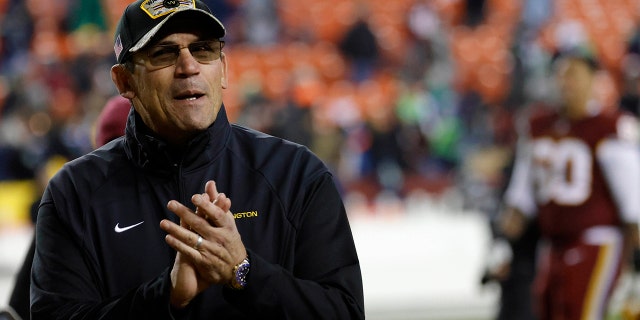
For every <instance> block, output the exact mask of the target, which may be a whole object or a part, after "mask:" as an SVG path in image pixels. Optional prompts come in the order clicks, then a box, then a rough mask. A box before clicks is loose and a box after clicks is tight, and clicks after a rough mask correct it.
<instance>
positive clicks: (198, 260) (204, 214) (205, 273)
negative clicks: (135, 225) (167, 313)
mask: <svg viewBox="0 0 640 320" xmlns="http://www.w3.org/2000/svg"><path fill="white" fill-rule="evenodd" d="M191 202H192V203H193V204H194V205H195V206H196V211H195V212H194V211H192V210H191V209H189V208H187V207H186V206H184V205H183V204H181V203H179V202H178V201H175V200H171V201H169V203H168V204H167V207H168V208H169V210H171V211H172V212H174V213H175V214H176V215H177V216H178V217H180V225H177V224H175V223H173V222H171V221H169V220H166V219H165V220H162V221H161V222H160V227H161V228H162V229H163V230H165V231H166V232H167V233H168V234H167V236H166V238H165V240H166V242H167V244H169V246H171V247H172V248H174V249H175V250H176V251H177V256H176V260H175V263H174V265H173V269H172V270H171V284H172V290H171V304H172V305H173V306H174V307H178V308H181V307H184V306H186V305H187V304H188V303H189V302H190V301H191V300H192V299H193V298H194V297H195V296H196V295H197V294H199V293H200V292H202V291H204V290H205V289H206V288H208V287H209V286H211V285H213V284H220V285H226V284H228V283H230V281H231V279H232V277H233V268H234V266H235V265H237V264H238V263H240V262H241V261H242V260H243V259H244V258H245V257H246V256H247V251H246V249H245V247H244V245H243V243H242V240H241V238H240V233H238V229H237V228H236V224H235V220H234V218H233V214H232V213H231V211H229V209H230V208H231V200H230V199H229V198H227V197H226V196H225V194H223V193H218V191H217V189H216V186H215V183H214V182H213V181H209V182H207V183H206V185H205V192H204V193H202V194H195V195H193V196H192V197H191Z"/></svg>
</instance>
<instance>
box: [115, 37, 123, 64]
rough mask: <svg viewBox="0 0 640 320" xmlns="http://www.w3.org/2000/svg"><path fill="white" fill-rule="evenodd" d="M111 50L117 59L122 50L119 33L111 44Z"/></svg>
mask: <svg viewBox="0 0 640 320" xmlns="http://www.w3.org/2000/svg"><path fill="white" fill-rule="evenodd" d="M113 51H115V53H116V59H118V58H119V57H120V53H121V52H122V40H121V39H120V35H118V37H117V38H116V43H115V44H114V45H113Z"/></svg>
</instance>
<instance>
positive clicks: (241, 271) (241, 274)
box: [236, 260, 249, 288]
mask: <svg viewBox="0 0 640 320" xmlns="http://www.w3.org/2000/svg"><path fill="white" fill-rule="evenodd" d="M247 273H249V261H247V260H245V261H243V262H242V263H241V264H240V265H239V266H238V268H237V269H236V283H237V284H238V285H239V286H240V287H242V288H244V286H246V285H247Z"/></svg>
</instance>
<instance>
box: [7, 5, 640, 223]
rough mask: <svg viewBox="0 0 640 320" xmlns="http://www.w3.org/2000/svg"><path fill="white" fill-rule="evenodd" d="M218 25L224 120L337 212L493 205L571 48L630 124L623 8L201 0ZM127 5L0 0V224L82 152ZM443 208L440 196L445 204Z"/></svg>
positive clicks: (631, 94)
mask: <svg viewBox="0 0 640 320" xmlns="http://www.w3.org/2000/svg"><path fill="white" fill-rule="evenodd" d="M203 1H204V2H205V3H207V4H208V5H209V6H210V8H212V10H213V12H214V13H215V14H216V15H217V16H218V17H219V18H220V20H221V21H222V22H223V23H224V24H225V25H226V26H227V30H228V34H227V36H226V38H225V40H226V46H225V48H224V51H225V53H226V56H227V61H228V63H229V72H230V80H229V81H230V86H229V89H227V90H226V91H225V92H224V104H225V107H226V110H227V112H228V114H229V117H230V119H231V121H232V122H236V123H238V124H241V125H245V126H248V127H251V128H254V129H258V130H261V131H264V132H267V133H270V134H273V135H276V136H280V137H283V138H286V139H289V140H292V141H295V142H298V143H301V144H304V145H307V146H308V147H309V148H310V149H311V150H312V151H314V152H315V153H316V154H317V155H318V156H320V157H321V158H322V159H323V160H324V161H325V162H326V163H327V164H328V165H329V166H330V167H331V169H332V170H333V171H334V173H335V175H336V177H337V180H338V181H339V184H340V188H341V190H342V192H343V193H344V196H345V200H346V201H347V203H348V205H350V206H351V207H353V208H356V207H359V208H365V209H364V210H363V212H372V211H371V210H367V209H366V208H371V206H375V205H376V204H379V203H389V202H391V203H394V202H395V203H400V204H401V203H402V201H404V200H405V199H407V198H409V197H413V196H423V197H444V198H447V199H454V201H456V202H457V203H459V204H461V205H463V206H465V207H472V208H474V209H480V210H482V211H484V212H492V211H495V210H496V208H497V207H498V206H499V191H500V189H501V187H502V186H503V184H504V180H505V168H507V167H508V165H509V162H510V160H511V156H512V154H513V148H514V145H515V141H516V131H517V128H518V125H517V124H518V119H519V118H520V117H521V116H522V114H526V112H527V110H528V109H530V108H532V107H533V106H535V105H536V104H538V103H546V102H549V101H550V100H552V99H553V97H554V86H553V81H551V79H550V78H549V71H550V70H549V61H550V59H551V57H552V55H553V52H554V51H555V50H556V49H558V48H561V47H562V46H571V45H576V44H588V45H589V46H590V47H591V48H592V49H593V50H594V51H595V52H596V53H597V56H598V58H599V61H600V66H601V67H602V69H601V71H600V72H599V73H598V80H597V81H598V84H597V86H596V87H597V91H596V92H594V94H595V97H596V98H597V99H599V100H600V101H601V102H602V103H603V104H605V105H606V106H609V107H612V108H617V107H622V108H625V109H627V110H630V111H632V112H634V113H637V108H638V101H639V100H638V89H639V87H638V78H639V77H640V59H639V58H638V57H639V55H638V54H639V50H640V49H639V47H640V44H639V39H638V31H639V30H640V28H639V25H640V2H638V1H637V0H391V1H389V0H324V1H306V0H203ZM128 3H129V1H127V0H0V224H5V225H7V224H9V225H14V224H23V223H25V222H27V221H29V210H28V208H29V206H30V205H31V204H32V202H33V201H34V200H36V199H38V197H39V196H40V194H41V193H42V186H43V183H45V182H46V179H47V178H48V177H49V176H50V175H51V174H52V172H55V169H56V168H57V167H59V165H60V164H61V163H64V162H65V161H68V160H71V159H73V158H75V157H78V156H80V155H82V154H85V153H87V152H89V151H91V150H92V148H93V147H94V145H93V142H92V135H93V131H94V123H95V120H96V117H97V115H98V114H99V112H100V111H101V109H102V108H103V106H104V104H105V102H106V101H107V100H108V99H109V98H110V97H112V96H114V95H116V94H117V92H116V90H115V87H114V85H113V84H112V82H111V78H110V74H109V72H110V67H111V66H112V65H113V64H114V63H115V56H114V53H113V33H114V32H113V31H114V28H115V24H116V22H117V21H116V20H117V18H118V17H119V16H120V14H121V12H122V11H123V9H124V7H125V6H126V5H127V4H128ZM452 201H453V200H452Z"/></svg>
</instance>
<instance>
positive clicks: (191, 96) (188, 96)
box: [175, 94, 203, 101]
mask: <svg viewBox="0 0 640 320" xmlns="http://www.w3.org/2000/svg"><path fill="white" fill-rule="evenodd" d="M202 96H203V94H185V95H179V96H177V97H176V98H175V99H176V100H184V101H195V100H196V99H198V98H200V97H202Z"/></svg>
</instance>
